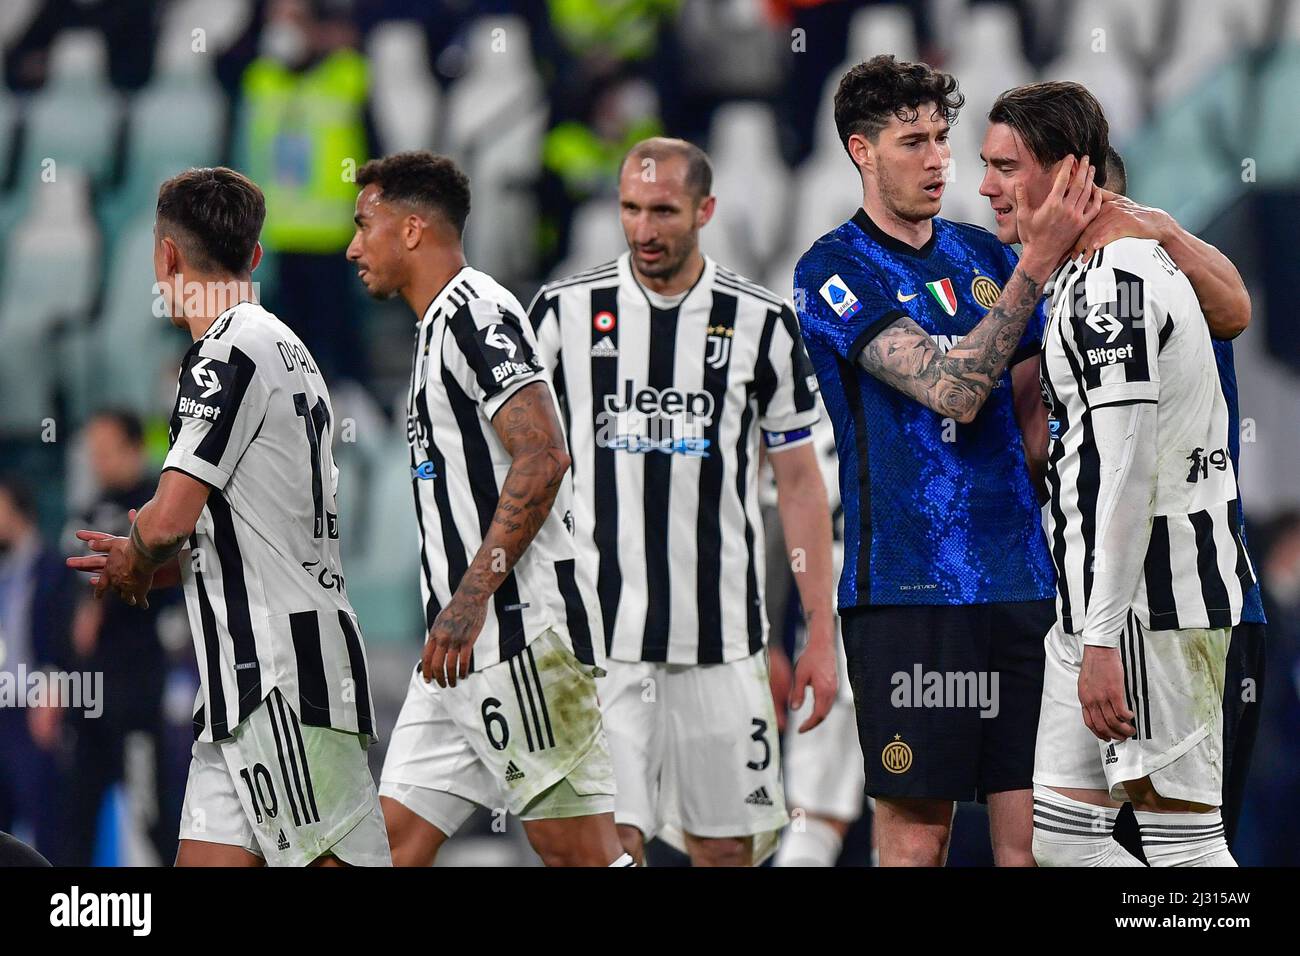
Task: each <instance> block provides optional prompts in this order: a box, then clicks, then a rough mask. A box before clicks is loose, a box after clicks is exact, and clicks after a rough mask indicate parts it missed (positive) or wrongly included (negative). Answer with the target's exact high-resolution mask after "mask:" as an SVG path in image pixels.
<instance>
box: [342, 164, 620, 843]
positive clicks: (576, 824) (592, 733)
mask: <svg viewBox="0 0 1300 956" xmlns="http://www.w3.org/2000/svg"><path fill="white" fill-rule="evenodd" d="M357 184H358V185H359V186H360V187H362V188H361V193H360V195H358V197H357V204H356V226H357V229H356V234H355V236H354V237H353V239H352V243H351V244H350V245H349V246H348V252H347V255H348V258H349V259H350V260H351V261H353V262H355V263H356V264H357V268H358V274H359V276H360V278H361V281H362V282H363V283H364V284H365V287H366V290H367V291H368V292H369V293H370V294H371V295H372V296H375V297H379V298H386V297H389V296H393V295H400V296H401V297H402V298H403V299H404V300H405V301H406V303H407V305H409V306H410V307H411V310H412V311H413V312H414V313H415V315H416V319H417V324H416V330H415V332H416V334H415V354H414V358H413V362H412V369H411V388H410V392H409V394H408V398H407V422H406V428H407V438H408V440H409V443H410V449H411V457H410V470H411V484H412V488H413V490H414V493H415V517H416V525H417V530H418V534H419V540H420V560H421V592H422V596H423V599H424V608H425V621H426V626H427V627H428V628H429V632H428V638H427V640H426V642H425V646H424V654H423V657H422V660H421V662H420V665H419V666H418V667H417V668H416V669H415V670H414V672H413V673H412V675H411V681H410V685H409V688H408V690H407V695H406V701H405V703H404V704H403V706H402V711H401V714H400V715H399V717H398V719H397V726H396V728H395V729H394V731H393V739H392V743H391V744H390V746H389V748H388V754H387V756H386V758H385V761H384V769H383V772H382V774H381V787H380V793H381V799H382V801H383V806H384V815H385V818H386V821H387V824H388V831H389V836H390V839H391V841H392V846H393V855H394V859H395V861H396V862H397V863H398V865H428V864H429V863H431V862H432V861H433V858H434V856H435V854H436V853H437V850H438V848H439V846H441V844H442V843H443V842H444V841H445V840H446V838H447V837H448V836H449V835H451V834H452V833H453V832H455V830H456V829H457V828H458V827H459V826H460V825H461V824H462V823H463V822H464V821H465V820H466V819H467V818H468V817H469V815H470V813H472V812H473V809H474V807H475V805H481V806H486V807H492V808H496V807H499V806H505V807H506V808H508V809H509V810H510V811H511V812H512V813H515V814H518V815H519V816H520V817H521V818H522V819H523V821H524V828H525V830H526V832H527V834H528V839H529V841H530V842H531V843H532V846H533V849H534V850H536V851H537V853H538V854H539V855H540V856H541V857H542V860H543V861H544V862H545V863H546V864H547V865H550V866H557V865H573V866H606V865H614V866H625V865H628V864H630V863H631V859H630V858H629V857H628V856H627V855H626V854H625V853H623V852H622V849H621V847H620V846H619V841H618V835H617V833H616V831H615V829H614V817H613V810H614V796H613V795H614V770H613V766H612V764H611V762H610V756H609V750H608V746H607V744H606V742H605V735H604V731H603V729H602V727H601V720H600V710H599V706H598V704H597V701H596V684H595V679H594V674H595V672H596V671H597V670H598V669H599V668H598V665H599V663H600V662H601V660H602V659H603V654H602V653H601V652H602V650H603V648H601V647H600V642H599V640H597V639H593V637H594V636H595V637H598V636H599V633H600V625H599V616H598V615H597V614H596V603H595V589H594V586H593V584H592V579H591V568H590V565H589V562H588V561H587V560H586V558H585V555H584V554H582V553H581V552H580V551H579V549H578V548H577V547H576V546H575V543H574V540H573V522H574V517H573V511H572V507H573V506H572V502H571V494H572V493H571V490H570V482H569V456H568V454H567V453H566V452H565V450H564V434H563V432H562V430H561V428H560V423H559V419H558V418H557V416H556V412H555V405H554V396H553V394H552V390H551V386H550V383H549V381H548V378H547V376H546V374H545V372H544V371H543V368H542V365H541V363H540V362H539V361H538V360H537V355H536V344H535V341H534V338H533V333H532V329H531V328H529V327H528V323H527V320H526V319H525V318H524V310H523V307H522V306H520V304H519V302H518V301H517V300H516V299H515V297H514V296H513V295H511V294H510V293H509V292H508V291H507V290H506V289H504V288H503V287H502V286H500V285H499V284H498V283H497V282H496V281H495V280H493V279H492V277H491V276H488V275H485V274H484V273H482V272H479V271H478V270H476V269H473V268H471V267H469V266H468V265H466V263H465V254H464V251H463V249H462V246H461V234H462V232H463V230H464V226H465V219H466V217H467V216H468V214H469V205H470V194H469V182H468V180H466V178H465V176H464V174H463V173H461V171H460V170H459V169H457V168H456V165H455V164H454V163H453V162H452V161H451V160H449V159H447V158H445V157H440V156H434V155H433V154H431V153H427V152H411V153H399V154H397V155H394V156H389V157H386V158H385V159H381V160H374V161H372V162H369V163H367V164H366V165H365V166H363V167H362V168H361V170H360V171H359V173H358V175H357ZM589 615H590V619H589Z"/></svg>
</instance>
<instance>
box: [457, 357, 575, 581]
mask: <svg viewBox="0 0 1300 956" xmlns="http://www.w3.org/2000/svg"><path fill="white" fill-rule="evenodd" d="M495 424H496V426H497V430H498V433H499V434H500V435H501V439H502V441H503V442H504V443H505V446H506V449H507V450H508V451H509V452H510V454H511V455H512V457H513V461H512V462H511V464H510V471H509V472H508V473H507V474H506V479H505V482H504V483H503V484H502V487H501V495H500V497H499V498H498V500H497V507H496V512H495V513H494V514H493V516H492V524H491V526H490V527H489V529H488V533H487V535H486V536H485V537H484V539H483V545H482V547H481V548H479V552H478V554H477V555H475V557H474V561H473V563H472V564H471V566H470V569H469V571H468V572H467V573H466V575H465V578H464V580H463V581H462V582H461V588H460V589H461V590H463V591H465V592H466V595H467V596H472V595H478V596H481V595H482V594H483V593H485V592H486V593H491V592H493V591H495V590H496V588H497V586H498V585H499V584H500V583H501V581H502V580H504V578H505V577H506V575H507V574H509V573H510V569H511V568H513V567H514V566H515V563H516V562H517V561H518V560H519V558H520V557H521V556H522V555H523V553H524V552H525V551H526V550H527V549H528V546H529V545H530V544H531V543H532V541H533V538H534V537H536V536H537V532H538V531H540V530H541V528H542V525H543V524H545V523H546V518H547V516H548V515H550V513H551V505H552V504H554V502H555V496H556V494H557V493H558V492H559V490H560V484H561V483H562V482H563V481H564V475H565V473H566V472H567V471H568V467H569V456H568V452H567V451H566V450H565V447H564V439H563V433H562V432H561V430H560V426H559V422H558V420H557V419H556V417H555V410H554V406H553V405H552V402H551V395H550V390H549V389H548V388H547V387H546V386H545V385H544V384H542V383H540V382H539V383H534V384H532V385H527V386H525V387H524V388H522V389H520V390H519V391H518V392H516V393H515V394H514V395H513V396H512V397H511V399H510V401H509V402H508V403H507V404H506V406H505V408H503V409H502V410H501V412H500V413H499V414H498V420H497V422H496V423H495Z"/></svg>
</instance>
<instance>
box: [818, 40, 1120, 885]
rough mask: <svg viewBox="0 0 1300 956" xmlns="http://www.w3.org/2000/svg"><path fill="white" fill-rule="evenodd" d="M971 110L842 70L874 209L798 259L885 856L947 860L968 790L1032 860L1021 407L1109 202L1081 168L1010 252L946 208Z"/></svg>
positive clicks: (876, 63) (1037, 647) (886, 63)
mask: <svg viewBox="0 0 1300 956" xmlns="http://www.w3.org/2000/svg"><path fill="white" fill-rule="evenodd" d="M961 103H962V98H961V96H960V94H959V93H958V92H957V84H956V81H955V80H954V79H953V78H952V77H950V76H948V75H946V74H943V73H938V72H935V71H933V70H931V69H930V68H929V67H927V66H925V65H923V64H911V63H901V62H898V61H896V60H895V59H894V58H893V57H891V56H881V57H876V58H874V59H872V60H868V61H867V62H865V63H862V64H860V65H859V66H857V67H854V68H853V69H852V70H850V71H849V72H848V74H846V75H845V77H844V78H843V80H842V81H841V83H840V87H839V90H838V92H837V93H836V97H835V121H836V125H837V127H838V129H839V132H840V139H841V141H842V142H843V143H844V148H845V150H846V151H847V152H848V154H849V157H850V159H851V160H852V161H853V164H854V166H855V167H856V168H857V170H858V171H859V174H860V175H861V178H862V188H863V206H862V208H861V209H859V210H858V212H857V214H856V215H855V216H854V217H853V218H852V219H851V220H849V221H848V222H846V223H845V224H844V225H842V226H840V227H838V228H837V229H835V230H834V231H832V232H831V233H829V234H827V235H826V236H823V237H822V238H821V239H819V240H818V241H817V242H816V243H815V244H814V245H813V247H812V248H811V249H810V250H809V251H808V252H807V253H805V254H804V256H803V258H802V259H801V260H800V262H799V265H798V267H797V269H796V271H795V295H796V301H797V302H798V304H799V307H800V318H801V322H802V328H803V335H804V339H805V341H806V342H807V343H808V352H809V355H810V357H811V358H812V361H813V365H814V366H815V367H816V369H817V377H818V379H819V380H820V382H821V391H822V397H823V400H824V401H825V403H826V408H827V410H828V411H829V414H830V417H831V423H832V425H833V426H834V428H835V437H836V445H837V448H838V453H839V462H840V496H841V500H842V503H843V507H844V523H845V542H844V570H843V572H842V574H841V576H840V591H839V607H840V619H841V629H842V632H843V635H844V648H845V653H846V654H847V656H848V663H849V674H850V678H851V680H852V683H853V695H854V700H855V703H856V707H857V712H858V735H859V739H860V743H861V746H862V751H863V757H864V761H865V767H866V774H867V792H868V793H869V794H871V795H872V796H874V797H875V798H876V813H877V816H876V821H877V822H876V827H877V840H878V844H879V850H880V862H881V864H882V865H885V866H890V865H941V864H942V863H943V861H944V859H945V857H946V854H947V845H948V838H949V835H950V831H951V823H952V814H953V804H954V801H960V800H969V799H971V798H972V797H974V796H976V795H978V796H979V797H980V798H981V799H985V798H987V800H988V803H989V817H990V824H991V831H992V839H993V851H994V857H995V859H996V861H997V862H998V863H999V864H1000V865H1032V862H1033V859H1032V854H1031V835H1032V829H1031V826H1030V793H1031V791H1030V787H1031V784H1032V779H1031V777H1032V770H1033V754H1034V727H1035V725H1036V723H1037V719H1038V698H1039V691H1040V688H1041V684H1042V668H1043V637H1044V635H1045V634H1046V633H1047V631H1048V629H1049V628H1050V627H1051V625H1052V620H1053V616H1054V615H1053V608H1052V603H1051V600H1050V598H1051V594H1052V566H1051V561H1050V559H1049V557H1048V554H1047V548H1046V546H1045V544H1044V541H1043V534H1042V530H1041V526H1040V520H1039V514H1038V507H1037V504H1036V501H1035V493H1034V489H1033V487H1032V485H1031V483H1030V478H1029V475H1028V472H1027V471H1026V468H1025V459H1024V456H1023V453H1022V451H1021V432H1020V429H1019V428H1018V427H1017V417H1018V416H1020V417H1023V418H1025V419H1028V418H1029V416H1030V409H1032V406H1033V405H1034V404H1036V403H1038V402H1039V400H1040V399H1039V390H1038V383H1037V369H1036V364H1037V363H1036V362H1034V361H1033V356H1034V355H1035V354H1036V352H1037V349H1038V345H1037V342H1038V336H1039V331H1040V328H1041V317H1039V318H1038V321H1036V322H1034V323H1033V324H1032V325H1031V320H1034V319H1035V318H1036V312H1037V309H1038V304H1039V301H1040V298H1041V296H1042V289H1043V284H1044V282H1045V281H1046V280H1047V278H1048V276H1049V275H1050V274H1051V271H1052V269H1053V268H1054V267H1055V265H1056V262H1057V261H1058V260H1059V259H1060V257H1061V256H1062V255H1064V254H1065V252H1066V251H1067V250H1069V249H1070V247H1071V243H1072V242H1073V240H1074V239H1075V238H1076V237H1077V236H1078V235H1079V232H1080V230H1081V229H1082V228H1083V226H1084V224H1086V223H1087V222H1088V220H1089V219H1090V218H1091V217H1092V216H1093V215H1095V213H1096V210H1097V207H1098V206H1099V205H1100V201H1101V200H1100V197H1098V196H1096V195H1095V191H1094V189H1093V186H1092V184H1091V182H1090V181H1089V180H1088V179H1087V170H1086V167H1085V168H1081V169H1080V170H1079V171H1078V172H1077V174H1074V175H1068V176H1066V175H1063V176H1062V177H1060V178H1059V180H1058V182H1057V184H1056V189H1055V190H1054V191H1053V193H1052V195H1051V198H1050V200H1049V201H1048V202H1046V203H1045V204H1044V205H1043V207H1042V208H1041V209H1039V210H1038V212H1037V213H1036V215H1035V216H1034V218H1033V220H1032V222H1027V223H1025V228H1024V231H1023V233H1022V238H1023V239H1024V243H1025V248H1024V255H1023V257H1022V258H1021V259H1020V261H1019V262H1017V260H1016V256H1015V254H1014V253H1013V252H1011V250H1010V249H1008V248H1007V247H1006V246H1004V245H1003V244H1002V243H1000V242H999V241H998V240H997V238H996V237H995V236H993V235H991V234H989V233H988V232H986V231H985V230H983V229H980V228H978V227H975V226H968V225H965V224H961V223H952V222H948V221H947V220H944V219H939V218H937V214H938V212H939V207H940V202H941V199H942V195H943V189H944V181H945V174H946V172H947V166H948V163H949V161H950V153H949V147H948V127H949V124H950V123H951V122H952V121H953V119H955V116H956V111H957V109H958V108H959V107H960V106H961ZM1027 327H1028V331H1026V329H1027ZM1008 369H1009V371H1008ZM1013 382H1014V385H1013ZM995 679H996V681H997V683H996V684H995V683H994V680H995ZM921 682H926V683H929V684H931V685H934V684H935V683H936V682H937V684H938V686H939V687H940V689H941V690H954V691H960V692H961V693H960V694H956V693H950V694H940V695H938V696H937V697H936V696H935V695H934V694H928V695H927V694H922V688H921V687H920V686H916V687H912V686H911V685H912V684H913V683H917V684H919V683H921ZM981 682H983V685H982V686H983V688H984V691H983V692H980V691H979V687H980V686H981Z"/></svg>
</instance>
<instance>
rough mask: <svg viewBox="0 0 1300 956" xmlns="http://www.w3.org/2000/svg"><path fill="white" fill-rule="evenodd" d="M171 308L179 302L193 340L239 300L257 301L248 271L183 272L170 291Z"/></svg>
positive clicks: (198, 337) (206, 330)
mask: <svg viewBox="0 0 1300 956" xmlns="http://www.w3.org/2000/svg"><path fill="white" fill-rule="evenodd" d="M174 295H175V296H176V298H174V299H173V302H174V304H173V306H172V308H176V307H177V305H179V306H180V307H181V309H182V312H181V315H182V316H183V321H184V322H185V327H186V328H187V329H189V332H190V338H191V339H192V340H193V341H195V342H197V341H198V340H199V339H201V338H203V336H204V335H206V334H207V332H208V329H210V328H212V323H214V322H216V321H217V319H219V318H221V317H222V316H223V315H225V314H226V313H227V312H229V311H230V310H231V309H233V308H234V307H235V306H237V305H239V303H241V302H256V301H257V286H256V284H255V283H254V282H253V276H252V273H250V272H245V273H244V274H243V275H238V276H232V275H198V276H194V277H190V276H186V278H185V281H184V283H183V284H182V285H181V286H179V287H178V289H177V290H176V292H175V293H174Z"/></svg>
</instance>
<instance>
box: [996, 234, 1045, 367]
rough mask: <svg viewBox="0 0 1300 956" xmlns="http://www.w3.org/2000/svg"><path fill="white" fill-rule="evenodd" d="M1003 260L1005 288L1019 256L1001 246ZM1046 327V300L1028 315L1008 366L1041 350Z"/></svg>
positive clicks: (1017, 363) (1012, 250) (1018, 260)
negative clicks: (1027, 320)
mask: <svg viewBox="0 0 1300 956" xmlns="http://www.w3.org/2000/svg"><path fill="white" fill-rule="evenodd" d="M1002 256H1003V262H1004V264H1005V266H1006V272H1005V273H1003V276H1002V287H1003V288H1004V289H1005V288H1006V285H1007V283H1008V282H1010V281H1011V274H1012V273H1013V272H1015V271H1016V266H1018V265H1019V264H1020V257H1019V256H1018V255H1016V250H1014V249H1012V248H1011V247H1010V246H1005V245H1004V246H1002ZM1046 328H1047V300H1046V299H1044V300H1043V301H1041V302H1039V303H1038V308H1036V309H1034V314H1033V315H1031V316H1030V317H1029V322H1028V323H1027V324H1026V325H1025V333H1024V335H1022V336H1020V344H1019V345H1017V346H1016V351H1015V353H1014V354H1013V355H1012V356H1011V361H1010V362H1008V363H1007V364H1008V366H1012V365H1019V364H1020V363H1021V362H1023V361H1024V360H1025V359H1029V358H1033V357H1034V356H1035V355H1037V354H1038V353H1039V352H1041V351H1042V350H1043V332H1044V330H1045V329H1046Z"/></svg>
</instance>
